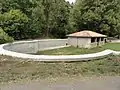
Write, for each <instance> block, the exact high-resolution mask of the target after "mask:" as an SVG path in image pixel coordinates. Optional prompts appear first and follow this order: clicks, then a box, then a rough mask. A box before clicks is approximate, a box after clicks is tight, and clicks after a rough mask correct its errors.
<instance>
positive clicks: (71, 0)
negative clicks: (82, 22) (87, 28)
mask: <svg viewBox="0 0 120 90" xmlns="http://www.w3.org/2000/svg"><path fill="white" fill-rule="evenodd" d="M66 1H69V2H70V3H72V2H75V0H66Z"/></svg>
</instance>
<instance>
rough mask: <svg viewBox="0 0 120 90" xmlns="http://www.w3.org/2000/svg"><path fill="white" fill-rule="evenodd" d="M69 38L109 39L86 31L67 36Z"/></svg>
mask: <svg viewBox="0 0 120 90" xmlns="http://www.w3.org/2000/svg"><path fill="white" fill-rule="evenodd" d="M67 36H68V37H107V36H106V35H103V34H99V33H96V32H93V31H88V30H84V31H81V32H76V33H73V34H69V35H67Z"/></svg>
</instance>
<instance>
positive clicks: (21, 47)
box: [3, 39, 68, 53]
mask: <svg viewBox="0 0 120 90" xmlns="http://www.w3.org/2000/svg"><path fill="white" fill-rule="evenodd" d="M67 42H68V40H67V39H51V40H49V39H47V40H33V41H20V42H15V43H9V44H7V45H5V46H4V47H3V48H4V49H6V50H9V51H14V52H19V53H36V52H37V51H38V50H44V49H47V48H51V47H59V46H65V45H66V44H67Z"/></svg>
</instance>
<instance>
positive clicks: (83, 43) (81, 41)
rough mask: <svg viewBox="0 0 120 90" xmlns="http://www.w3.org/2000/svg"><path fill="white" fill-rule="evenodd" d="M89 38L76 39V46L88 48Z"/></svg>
mask: <svg viewBox="0 0 120 90" xmlns="http://www.w3.org/2000/svg"><path fill="white" fill-rule="evenodd" d="M90 44H91V38H78V46H79V47H80V48H90Z"/></svg>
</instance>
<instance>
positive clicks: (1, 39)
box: [0, 28, 14, 44]
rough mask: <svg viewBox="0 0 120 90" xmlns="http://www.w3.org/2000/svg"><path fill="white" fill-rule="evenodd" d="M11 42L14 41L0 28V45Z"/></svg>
mask: <svg viewBox="0 0 120 90" xmlns="http://www.w3.org/2000/svg"><path fill="white" fill-rule="evenodd" d="M12 41H14V39H13V38H12V37H10V36H9V35H8V34H7V33H6V32H4V31H3V29H2V28H0V44H3V43H7V42H12Z"/></svg>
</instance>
